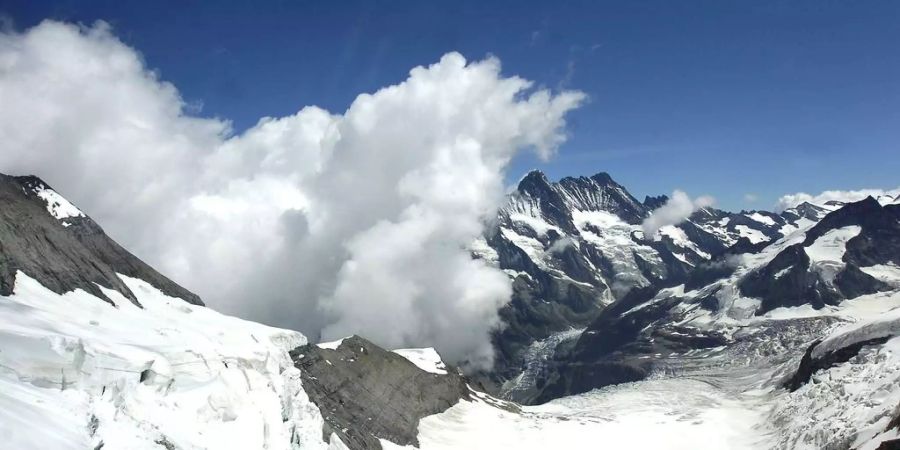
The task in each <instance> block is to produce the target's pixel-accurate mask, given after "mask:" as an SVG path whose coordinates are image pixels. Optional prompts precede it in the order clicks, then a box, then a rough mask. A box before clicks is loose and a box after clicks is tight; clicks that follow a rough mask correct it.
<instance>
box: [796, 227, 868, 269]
mask: <svg viewBox="0 0 900 450" xmlns="http://www.w3.org/2000/svg"><path fill="white" fill-rule="evenodd" d="M861 230H862V228H860V227H859V226H857V225H850V226H846V227H842V228H837V229H834V230H830V231H828V232H827V233H825V234H823V235H822V236H819V237H818V238H817V239H816V240H815V242H813V243H812V244H811V245H809V246H808V247H806V248H805V251H806V254H807V256H809V259H810V260H811V261H812V262H813V263H817V262H823V261H827V262H841V260H842V259H843V258H844V253H846V252H847V241H849V240H850V239H852V238H854V237H856V235H858V234H859V232H860V231H861Z"/></svg>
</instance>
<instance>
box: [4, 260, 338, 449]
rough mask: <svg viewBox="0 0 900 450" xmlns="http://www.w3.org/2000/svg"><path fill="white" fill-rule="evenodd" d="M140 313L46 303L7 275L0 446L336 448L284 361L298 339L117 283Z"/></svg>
mask: <svg viewBox="0 0 900 450" xmlns="http://www.w3.org/2000/svg"><path fill="white" fill-rule="evenodd" d="M122 280H123V281H124V282H125V283H126V284H127V285H128V287H129V288H130V289H131V290H132V291H133V292H134V293H135V295H136V296H137V298H138V299H139V301H140V303H141V304H142V305H143V306H144V309H140V308H138V307H136V306H135V305H134V304H133V303H132V302H130V301H128V300H127V299H125V298H124V297H123V296H122V295H121V294H119V293H118V292H115V291H111V290H104V293H105V294H106V295H107V296H109V298H111V299H112V300H113V301H114V302H115V304H116V306H115V307H114V306H112V305H110V304H108V303H106V302H104V301H101V300H100V299H98V298H96V297H94V296H91V295H89V294H87V293H85V292H84V291H80V290H76V291H73V292H70V293H67V294H64V295H57V294H55V293H53V292H51V291H49V290H47V289H46V288H44V287H43V286H41V285H40V284H39V283H37V282H36V281H35V280H33V279H31V278H29V277H28V276H26V275H24V274H22V273H21V272H19V273H18V275H17V278H16V290H15V294H13V295H12V296H10V297H0V436H2V439H3V446H4V447H5V448H15V449H32V448H34V449H46V448H53V449H70V448H71V449H84V448H99V447H98V446H99V445H100V444H103V447H104V448H109V449H125V448H127V449H141V448H147V449H159V448H161V446H167V445H172V446H174V447H175V448H185V449H190V448H215V449H219V448H221V449H225V448H244V449H253V448H268V449H288V448H305V449H307V448H308V449H326V448H331V449H337V448H342V445H341V444H340V443H339V442H334V444H333V445H331V446H329V445H327V444H326V443H324V442H323V441H322V437H321V436H322V428H321V427H322V423H323V421H322V417H321V415H320V413H319V410H318V409H317V408H316V407H315V405H313V404H312V403H310V402H309V400H308V398H307V396H306V394H305V393H304V392H303V390H302V388H301V386H300V377H299V372H298V370H297V369H296V368H294V366H293V364H292V362H291V359H290V357H289V356H288V350H290V349H292V348H295V347H296V346H298V345H302V344H304V343H305V342H306V339H305V337H304V336H302V335H301V334H299V333H296V332H292V331H287V330H281V329H276V328H270V327H266V326H263V325H259V324H256V323H252V322H247V321H244V320H240V319H236V318H233V317H228V316H225V315H222V314H219V313H216V312H215V311H213V310H210V309H208V308H204V307H199V306H194V305H190V304H188V303H186V302H184V301H182V300H180V299H176V298H172V297H168V296H166V295H164V294H162V293H161V292H160V291H158V290H157V289H155V288H153V287H152V286H150V285H149V284H147V283H145V282H143V281H141V280H137V279H133V278H128V277H124V276H122Z"/></svg>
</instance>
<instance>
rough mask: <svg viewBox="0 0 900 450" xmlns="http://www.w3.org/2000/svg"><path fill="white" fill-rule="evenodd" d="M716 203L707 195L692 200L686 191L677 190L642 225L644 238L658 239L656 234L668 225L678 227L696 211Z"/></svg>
mask: <svg viewBox="0 0 900 450" xmlns="http://www.w3.org/2000/svg"><path fill="white" fill-rule="evenodd" d="M715 202H716V201H715V199H714V198H712V197H710V196H707V195H705V196H701V197H697V198H696V199H693V200H691V198H690V197H689V196H688V195H687V194H686V193H685V192H684V191H679V190H676V191H674V192H672V196H671V197H669V200H668V201H667V202H666V203H665V204H664V205H662V206H660V207H659V208H657V209H655V210H653V212H652V213H650V216H648V217H647V218H646V219H644V222H643V223H641V227H642V228H643V230H644V236H646V237H647V238H648V239H656V238H657V236H656V233H657V232H658V231H659V229H660V228H662V227H664V226H667V225H678V224H679V223H681V222H684V221H685V220H687V218H688V217H690V216H691V214H693V213H694V211H696V210H698V209H700V208H705V207H707V206H712V205H713V204H714V203H715Z"/></svg>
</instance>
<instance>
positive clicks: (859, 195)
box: [775, 187, 900, 212]
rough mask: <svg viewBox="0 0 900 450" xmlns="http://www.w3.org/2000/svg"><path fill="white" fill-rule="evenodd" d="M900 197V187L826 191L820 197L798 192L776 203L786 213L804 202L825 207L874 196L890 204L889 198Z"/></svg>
mask: <svg viewBox="0 0 900 450" xmlns="http://www.w3.org/2000/svg"><path fill="white" fill-rule="evenodd" d="M898 195H900V187H898V188H896V189H892V190H884V189H860V190H856V191H825V192H822V193H820V194H818V195H811V194H807V193H805V192H797V193H795V194H788V195H783V196H781V198H779V199H778V202H776V203H775V210H776V211H779V212H780V211H784V210H785V209H788V208H793V207H795V206H797V205H799V204H801V203H803V202H809V203H812V204H814V205H823V204H825V203H826V202H829V201H839V202H844V203H848V202H858V201H860V200H862V199H864V198H866V197H869V196H872V197H874V198H876V199H879V197H882V198H880V199H879V200H880V201H882V202H890V200H889V198H894V199H897V196H898Z"/></svg>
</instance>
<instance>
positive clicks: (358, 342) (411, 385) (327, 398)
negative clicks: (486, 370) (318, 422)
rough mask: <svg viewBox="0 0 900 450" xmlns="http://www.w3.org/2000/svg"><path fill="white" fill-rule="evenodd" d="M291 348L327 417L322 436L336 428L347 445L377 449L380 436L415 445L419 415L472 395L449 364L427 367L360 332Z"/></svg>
mask: <svg viewBox="0 0 900 450" xmlns="http://www.w3.org/2000/svg"><path fill="white" fill-rule="evenodd" d="M290 354H291V358H292V359H293V360H294V364H295V365H296V367H297V368H299V369H300V371H301V377H302V378H301V379H302V382H303V389H304V390H305V391H306V393H307V394H308V395H309V398H310V400H311V401H312V402H313V403H315V404H316V405H317V406H318V407H319V410H320V411H321V412H322V417H324V419H325V429H324V430H322V432H323V438H325V439H327V437H328V436H331V433H332V432H333V433H336V434H337V435H338V437H340V438H341V441H342V442H344V444H346V445H347V447H349V448H350V449H351V450H363V449H364V450H371V449H381V443H380V442H379V441H378V440H379V439H386V440H388V441H391V442H393V443H396V444H398V445H415V446H418V438H417V435H418V426H419V420H421V419H422V418H423V417H425V416H430V415H432V414H437V413H440V412H443V411H445V410H447V409H448V408H450V407H451V406H453V405H455V404H456V403H457V402H459V400H461V399H468V398H469V395H470V394H469V388H468V386H467V385H466V380H465V379H464V378H463V377H462V376H461V375H459V374H457V373H455V372H454V371H453V370H448V373H447V374H446V375H441V374H435V373H429V372H426V371H424V370H422V369H420V368H419V367H417V366H416V365H415V364H413V363H411V362H409V361H408V360H407V359H406V358H404V357H402V356H400V355H397V354H396V353H392V352H389V351H386V350H384V349H381V348H380V347H378V346H376V345H375V344H373V343H371V342H369V341H367V340H365V339H363V338H361V337H358V336H353V337H349V338H345V339H343V340H342V341H341V343H340V344H339V345H338V346H337V347H336V348H335V349H329V348H321V347H319V346H317V345H314V344H310V345H305V346H303V347H298V348H297V349H294V350H292V351H291V352H290Z"/></svg>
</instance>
